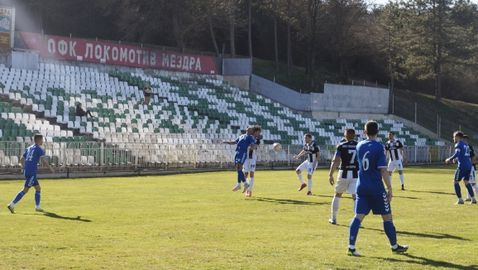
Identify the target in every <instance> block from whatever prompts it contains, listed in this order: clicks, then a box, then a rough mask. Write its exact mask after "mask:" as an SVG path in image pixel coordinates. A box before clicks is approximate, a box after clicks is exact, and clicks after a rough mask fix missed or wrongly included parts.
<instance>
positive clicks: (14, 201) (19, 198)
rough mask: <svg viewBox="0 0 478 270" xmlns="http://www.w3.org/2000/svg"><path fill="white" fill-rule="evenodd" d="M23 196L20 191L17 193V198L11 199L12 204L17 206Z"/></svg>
mask: <svg viewBox="0 0 478 270" xmlns="http://www.w3.org/2000/svg"><path fill="white" fill-rule="evenodd" d="M23 195H25V193H24V192H23V190H22V191H20V192H18V194H17V196H16V197H15V199H13V201H12V202H13V203H14V204H17V203H18V202H19V201H20V200H21V199H22V198H23Z"/></svg>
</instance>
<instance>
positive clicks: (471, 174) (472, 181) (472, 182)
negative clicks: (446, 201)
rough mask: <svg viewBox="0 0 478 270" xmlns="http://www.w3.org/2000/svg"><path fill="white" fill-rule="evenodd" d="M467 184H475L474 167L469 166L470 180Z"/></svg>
mask: <svg viewBox="0 0 478 270" xmlns="http://www.w3.org/2000/svg"><path fill="white" fill-rule="evenodd" d="M468 183H471V184H476V172H475V167H473V166H471V173H470V180H469V181H468Z"/></svg>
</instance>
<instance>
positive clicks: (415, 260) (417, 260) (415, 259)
mask: <svg viewBox="0 0 478 270" xmlns="http://www.w3.org/2000/svg"><path fill="white" fill-rule="evenodd" d="M401 256H403V257H406V258H408V259H403V260H401V259H398V258H380V257H371V258H373V259H380V260H384V261H388V262H397V263H409V264H415V265H422V266H433V267H436V268H439V267H443V268H449V269H459V270H462V269H463V270H466V269H477V268H478V265H476V264H474V265H468V266H465V265H461V264H456V263H452V262H446V261H439V260H433V259H428V258H425V257H419V256H414V255H410V254H406V253H405V254H402V255H401Z"/></svg>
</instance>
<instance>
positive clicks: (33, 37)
mask: <svg viewBox="0 0 478 270" xmlns="http://www.w3.org/2000/svg"><path fill="white" fill-rule="evenodd" d="M20 35H21V37H22V39H23V41H24V42H25V45H26V46H27V48H28V49H31V50H36V51H39V53H40V56H41V57H44V58H54V59H58V60H67V61H85V62H89V63H97V64H107V65H121V66H129V67H138V68H153V69H167V70H173V71H182V72H192V73H202V74H217V73H218V69H217V64H216V58H215V57H213V56H204V55H193V54H184V53H176V52H172V51H164V50H160V49H156V48H147V47H141V46H135V45H124V44H119V43H117V42H112V41H97V40H91V39H80V38H69V37H61V36H46V35H41V34H37V33H28V32H20Z"/></svg>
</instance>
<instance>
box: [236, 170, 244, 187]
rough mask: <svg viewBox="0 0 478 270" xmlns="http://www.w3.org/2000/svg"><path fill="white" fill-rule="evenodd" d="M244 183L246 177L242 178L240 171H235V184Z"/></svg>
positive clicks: (242, 173) (242, 174)
mask: <svg viewBox="0 0 478 270" xmlns="http://www.w3.org/2000/svg"><path fill="white" fill-rule="evenodd" d="M242 182H246V177H245V176H244V172H243V171H242V170H239V171H237V183H239V184H240V183H242Z"/></svg>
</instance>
